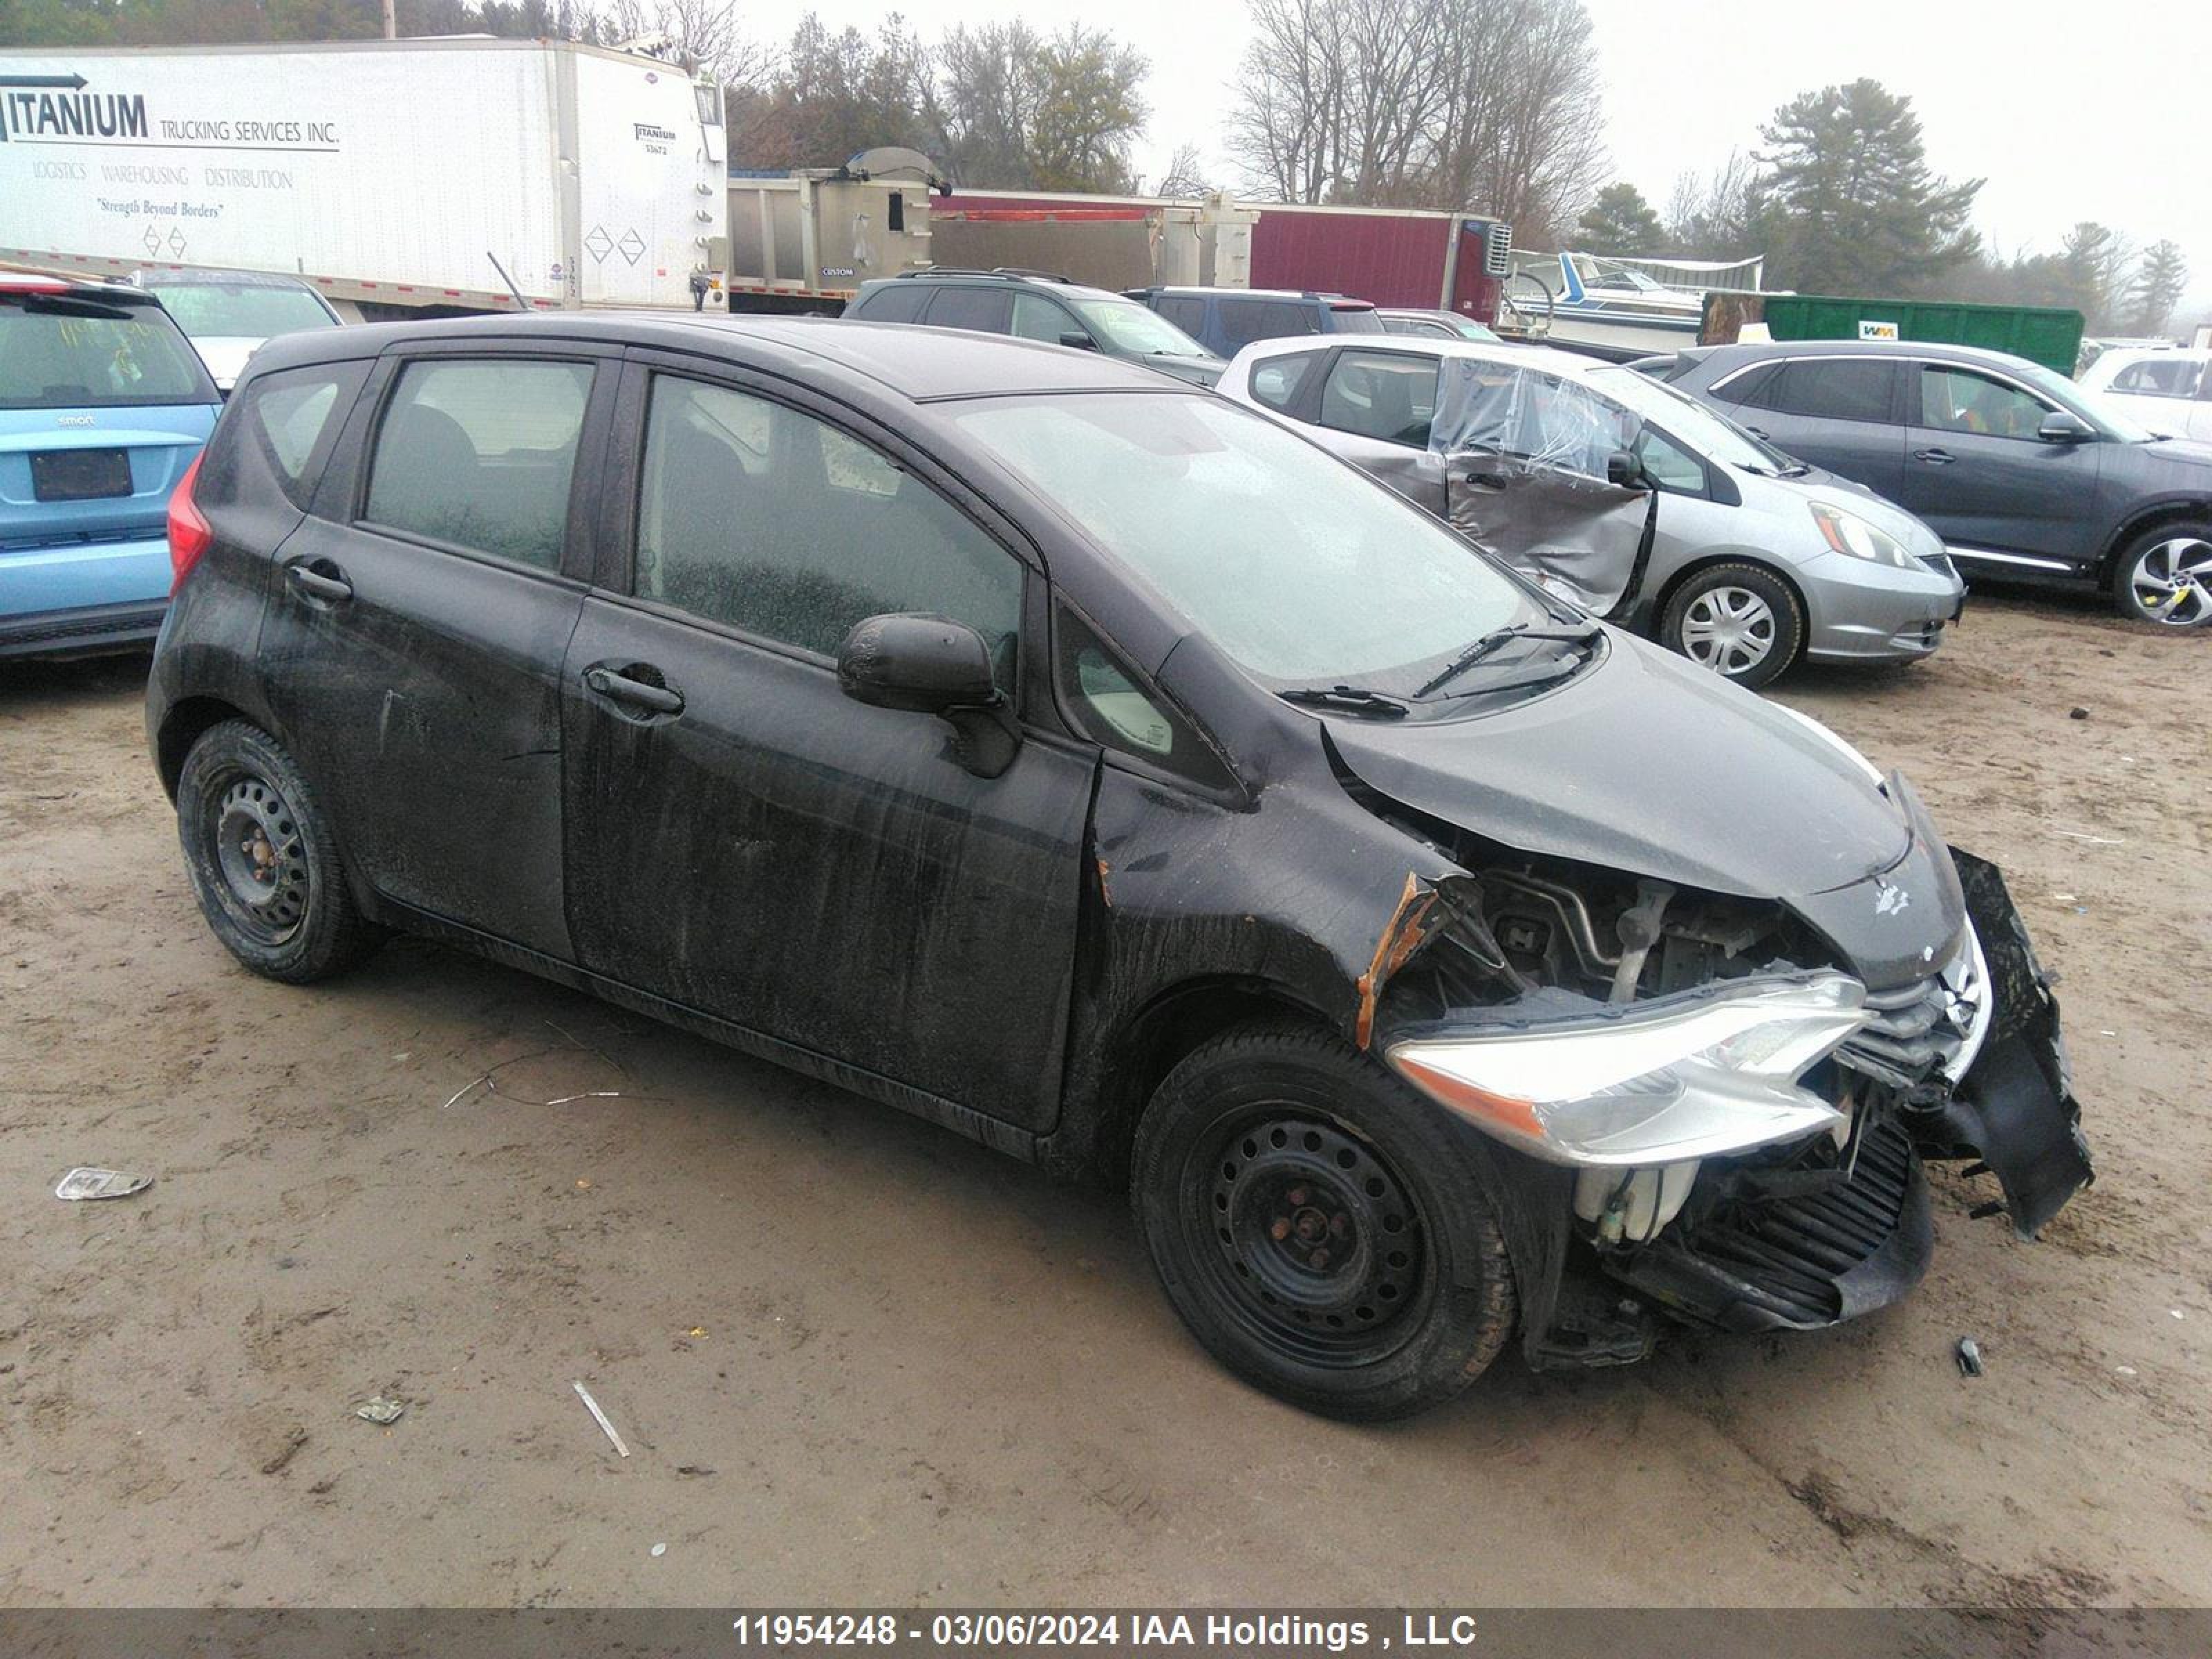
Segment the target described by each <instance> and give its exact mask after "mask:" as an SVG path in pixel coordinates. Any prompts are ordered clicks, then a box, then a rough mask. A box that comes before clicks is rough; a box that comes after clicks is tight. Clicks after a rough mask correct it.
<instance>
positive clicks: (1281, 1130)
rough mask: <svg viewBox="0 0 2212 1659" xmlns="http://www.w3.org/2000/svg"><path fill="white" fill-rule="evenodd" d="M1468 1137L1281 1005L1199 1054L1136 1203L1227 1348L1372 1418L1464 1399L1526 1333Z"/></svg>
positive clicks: (1262, 1374)
mask: <svg viewBox="0 0 2212 1659" xmlns="http://www.w3.org/2000/svg"><path fill="white" fill-rule="evenodd" d="M1466 1133H1468V1131H1466V1130H1464V1129H1463V1128H1462V1127H1461V1126H1459V1125H1458V1124H1456V1123H1455V1122H1454V1121H1449V1117H1448V1115H1447V1114H1446V1112H1445V1111H1444V1109H1443V1108H1442V1107H1440V1106H1437V1105H1434V1104H1432V1103H1430V1102H1429V1101H1427V1100H1426V1099H1425V1098H1423V1097H1421V1096H1420V1095H1419V1094H1418V1093H1417V1092H1415V1091H1414V1090H1413V1088H1412V1087H1410V1086H1409V1085H1407V1084H1405V1083H1403V1082H1401V1080H1400V1079H1398V1078H1396V1077H1395V1076H1394V1075H1393V1074H1392V1073H1390V1072H1389V1070H1388V1069H1386V1068H1385V1067H1384V1066H1383V1064H1382V1063H1381V1062H1380V1061H1379V1060H1375V1059H1373V1058H1371V1057H1370V1056H1368V1055H1365V1054H1360V1053H1358V1051H1357V1050H1356V1049H1354V1048H1352V1047H1351V1046H1350V1045H1349V1044H1347V1043H1346V1042H1343V1041H1341V1040H1340V1039H1339V1038H1338V1037H1335V1036H1332V1035H1330V1034H1329V1033H1328V1032H1327V1031H1324V1030H1320V1029H1319V1028H1317V1027H1316V1026H1312V1025H1310V1024H1304V1022H1301V1021H1298V1020H1296V1019H1290V1018H1285V1019H1270V1020H1261V1021H1257V1022H1255V1023H1253V1024H1246V1025H1241V1026H1237V1027H1236V1028H1234V1029H1233V1030H1229V1031H1226V1032H1224V1033H1223V1034H1222V1035H1221V1036H1217V1037H1215V1038H1213V1039H1212V1040H1211V1041H1210V1042H1206V1043H1205V1044H1203V1045H1202V1046H1200V1048H1197V1049H1195V1050H1194V1051H1193V1052H1192V1053H1191V1054H1189V1055H1188V1057H1186V1058H1185V1059H1184V1060H1183V1061H1182V1063H1181V1064H1180V1065H1178V1066H1176V1068H1175V1069H1174V1070H1173V1071H1172V1072H1170V1073H1169V1074H1168V1076H1167V1078H1166V1079H1165V1080H1164V1081H1163V1082H1162V1083H1161V1085H1160V1086H1159V1089H1158V1091H1157V1092H1156V1093H1155V1094H1154V1095H1153V1097H1152V1103H1151V1104H1150V1105H1149V1106H1148V1107H1147V1108H1146V1111H1145V1115H1144V1117H1143V1119H1142V1121H1140V1122H1139V1125H1138V1127H1137V1137H1136V1145H1135V1146H1134V1148H1133V1156H1132V1158H1131V1168H1130V1180H1129V1186H1130V1199H1131V1201H1132V1203H1133V1206H1134V1207H1135V1210H1136V1212H1137V1221H1138V1224H1139V1227H1140V1228H1141V1229H1142V1230H1143V1232H1144V1236H1145V1243H1146V1245H1147V1247H1148V1248H1149V1249H1151V1251H1152V1264H1153V1266H1154V1267H1156V1268H1158V1272H1159V1275H1160V1281H1161V1283H1162V1285H1164V1287H1165V1288H1166V1291H1167V1293H1168V1297H1169V1300H1170V1301H1171V1302H1173V1303H1174V1304H1175V1308H1176V1312H1177V1313H1179V1314H1180V1315H1182V1319H1183V1322H1184V1323H1185V1324H1186V1325H1188V1327H1189V1328H1190V1330H1191V1334H1193V1335H1194V1336H1195V1337H1197V1339H1198V1340H1199V1341H1200V1344H1202V1345H1203V1346H1205V1347H1206V1349H1207V1351H1208V1352H1211V1353H1212V1355H1213V1357H1214V1358H1216V1359H1218V1360H1219V1361H1220V1362H1221V1363H1222V1364H1224V1365H1225V1366H1227V1367H1228V1368H1229V1369H1230V1370H1231V1371H1233V1372H1235V1373H1236V1374H1237V1376H1240V1377H1242V1378H1243V1379H1244V1380H1245V1381H1246V1382H1248V1383H1252V1384H1254V1385H1255V1386H1256V1387H1258V1388H1261V1389H1266V1390H1267V1391H1268V1392H1269V1393H1271V1394H1274V1395H1279V1396H1280V1397H1281V1398H1283V1399H1285V1400H1287V1401H1290V1402H1291V1404H1293V1405H1296V1406H1299V1407H1304V1409H1306V1410H1308V1411H1311V1412H1317V1413H1322V1414H1323V1415H1325V1416H1329V1417H1339V1418H1345V1419H1352V1420H1354V1421H1372V1420H1376V1419H1384V1418H1392V1417H1403V1416H1406V1415H1407V1414H1409V1413H1413V1412H1418V1411H1420V1410H1423V1409H1424V1408H1425V1407H1430V1406H1433V1405H1435V1404H1437V1402H1438V1401H1443V1400H1446V1399H1449V1397H1450V1396H1451V1395H1455V1394H1457V1393H1458V1392H1459V1391H1460V1390H1461V1389H1463V1388H1465V1387H1466V1386H1467V1385H1468V1383H1471V1382H1472V1381H1474V1378H1475V1377H1476V1376H1480V1374H1481V1372H1482V1370H1483V1369H1484V1368H1485V1367H1486V1366H1487V1365H1488V1364H1490V1362H1491V1361H1492V1359H1494V1358H1497V1356H1498V1351H1499V1350H1500V1349H1501V1348H1503V1347H1504V1345H1505V1340H1506V1339H1507V1337H1508V1336H1510V1334H1511V1333H1512V1330H1513V1324H1514V1317H1515V1307H1516V1304H1515V1296H1514V1285H1513V1272H1512V1267H1511V1264H1510V1261H1508V1260H1507V1257H1506V1253H1505V1242H1504V1237H1503V1235H1502V1234H1501V1233H1500V1231H1499V1229H1498V1215H1497V1212H1496V1210H1495V1209H1494V1208H1493V1206H1492V1200H1491V1197H1490V1195H1489V1193H1488V1190H1487V1187H1486V1182H1487V1181H1488V1179H1489V1176H1488V1175H1487V1172H1486V1167H1485V1166H1484V1164H1482V1163H1481V1162H1480V1160H1478V1159H1477V1158H1475V1157H1474V1155H1473V1154H1472V1153H1471V1152H1470V1151H1469V1149H1468V1146H1467V1144H1466V1141H1465V1139H1464V1136H1465V1135H1466Z"/></svg>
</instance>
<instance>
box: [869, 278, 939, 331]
mask: <svg viewBox="0 0 2212 1659" xmlns="http://www.w3.org/2000/svg"><path fill="white" fill-rule="evenodd" d="M929 294H930V290H929V289H928V288H927V287H926V286H925V285H924V284H922V283H893V284H891V285H890V287H888V288H879V289H877V290H876V291H875V292H874V293H873V294H871V295H867V296H866V297H865V298H864V299H862V300H861V301H860V304H859V306H858V307H855V308H854V312H853V314H854V316H855V317H858V318H859V319H860V320H861V321H862V322H866V323H910V322H913V321H914V320H915V319H916V318H918V317H920V316H921V307H922V306H923V305H924V304H925V303H927V301H928V299H929Z"/></svg>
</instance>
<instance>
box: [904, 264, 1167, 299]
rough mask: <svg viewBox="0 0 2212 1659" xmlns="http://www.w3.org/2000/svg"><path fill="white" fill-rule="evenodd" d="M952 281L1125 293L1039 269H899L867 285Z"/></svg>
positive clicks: (1090, 295) (1078, 293) (1083, 295)
mask: <svg viewBox="0 0 2212 1659" xmlns="http://www.w3.org/2000/svg"><path fill="white" fill-rule="evenodd" d="M945 283H1017V284H1018V285H1020V286H1023V287H1026V288H1036V289H1042V290H1043V291H1044V292H1046V293H1048V294H1058V295H1064V296H1073V297H1074V298H1076V299H1079V300H1121V301H1125V302H1126V301H1127V295H1121V294H1116V293H1115V292H1114V290H1113V289H1109V288H1093V287H1091V285H1090V284H1089V283H1078V282H1073V281H1071V280H1070V279H1069V278H1067V277H1066V276H1053V275H1051V274H1050V273H1049V272H1047V271H1042V270H1014V269H1012V267H1008V268H1007V269H1006V270H902V271H901V272H900V273H899V274H898V275H897V276H879V277H878V278H876V280H875V281H874V282H873V283H870V284H869V286H870V287H872V288H877V287H880V288H892V287H901V286H906V285H909V284H911V285H913V286H916V287H929V286H934V285H942V284H945Z"/></svg>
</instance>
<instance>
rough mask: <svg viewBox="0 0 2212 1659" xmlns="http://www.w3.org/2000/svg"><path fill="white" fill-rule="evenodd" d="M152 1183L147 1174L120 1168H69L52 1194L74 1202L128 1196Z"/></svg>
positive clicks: (143, 1189) (152, 1179)
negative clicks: (129, 1172) (136, 1173)
mask: <svg viewBox="0 0 2212 1659" xmlns="http://www.w3.org/2000/svg"><path fill="white" fill-rule="evenodd" d="M153 1184H154V1177H153V1176H149V1175H126V1174H125V1172H124V1171H122V1170H92V1169H82V1168H80V1169H75V1170H70V1172H69V1173H68V1174H67V1175H65V1176H63V1177H62V1180H61V1185H59V1186H58V1187H57V1188H54V1196H55V1197H56V1198H58V1199H61V1200H64V1202H65V1203H70V1204H74V1203H76V1201H77V1200H80V1199H86V1198H129V1197H130V1196H131V1194H134V1193H143V1192H144V1191H145V1190H146V1189H147V1188H149V1187H150V1186H152V1185H153Z"/></svg>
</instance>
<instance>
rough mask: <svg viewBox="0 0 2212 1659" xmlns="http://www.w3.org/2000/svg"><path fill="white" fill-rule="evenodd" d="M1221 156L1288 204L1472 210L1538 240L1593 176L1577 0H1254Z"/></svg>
mask: <svg viewBox="0 0 2212 1659" xmlns="http://www.w3.org/2000/svg"><path fill="white" fill-rule="evenodd" d="M1251 14H1252V23H1253V33H1254V39H1253V42H1252V45H1251V46H1250V47H1249V50H1248V52H1247V53H1246V56H1245V59H1244V62H1243V65H1242V66H1241V68H1240V70H1239V72H1238V76H1237V83H1236V92H1237V100H1236V105H1235V107H1234V108H1233V109H1232V110H1231V115H1230V118H1229V122H1228V129H1227V143H1228V145H1229V149H1230V151H1231V155H1233V156H1234V157H1235V158H1236V160H1237V163H1238V165H1239V166H1240V167H1242V168H1243V172H1244V173H1245V174H1246V176H1247V178H1248V179H1249V182H1250V183H1251V185H1253V186H1254V187H1255V188H1256V189H1260V190H1265V191H1272V192H1273V193H1274V194H1276V195H1278V196H1279V197H1282V198H1283V199H1285V200H1287V201H1293V202H1325V201H1346V202H1357V203H1367V204H1402V205H1407V206H1427V207H1447V208H1460V207H1479V208H1480V209H1482V210H1485V211H1486V212H1492V213H1496V214H1498V215H1499V216H1501V217H1504V218H1509V219H1510V220H1512V221H1513V222H1515V223H1516V225H1518V226H1521V227H1523V228H1524V230H1523V234H1527V233H1528V232H1534V234H1538V235H1544V236H1547V235H1549V234H1553V232H1554V231H1555V230H1557V229H1558V228H1560V227H1562V226H1564V225H1565V224H1567V223H1570V222H1572V220H1573V218H1574V216H1575V214H1576V213H1577V211H1578V210H1580V208H1581V206H1582V205H1583V202H1584V201H1586V200H1587V199H1588V198H1589V195H1590V193H1591V192H1592V191H1594V190H1595V187H1596V185H1598V184H1599V182H1601V179H1602V177H1603V174H1604V168H1605V160H1606V158H1605V152H1604V147H1603V143H1602V140H1601V136H1600V125H1601V124H1600V120H1599V112H1598V86H1597V71H1596V67H1595V58H1594V57H1593V55H1592V53H1591V52H1590V50H1589V33H1590V25H1589V14H1588V13H1587V12H1586V11H1585V10H1584V9H1583V4H1582V0H1442V3H1430V0H1251Z"/></svg>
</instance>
